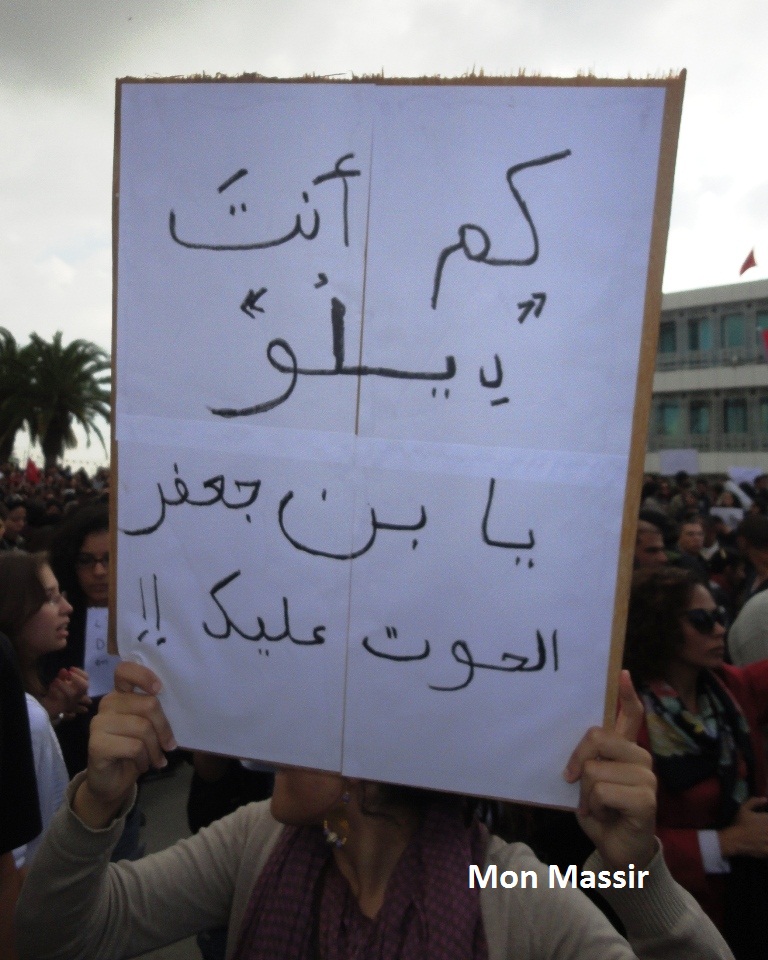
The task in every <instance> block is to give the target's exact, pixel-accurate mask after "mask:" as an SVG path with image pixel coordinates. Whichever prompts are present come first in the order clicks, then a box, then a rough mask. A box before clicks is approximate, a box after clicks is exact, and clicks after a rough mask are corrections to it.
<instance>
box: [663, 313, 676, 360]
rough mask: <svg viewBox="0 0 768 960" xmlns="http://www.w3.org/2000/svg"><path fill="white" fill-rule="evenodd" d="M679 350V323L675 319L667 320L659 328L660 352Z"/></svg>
mask: <svg viewBox="0 0 768 960" xmlns="http://www.w3.org/2000/svg"><path fill="white" fill-rule="evenodd" d="M676 352H677V324H676V323H675V322H674V320H665V321H663V322H662V324H661V327H660V328H659V353H676Z"/></svg>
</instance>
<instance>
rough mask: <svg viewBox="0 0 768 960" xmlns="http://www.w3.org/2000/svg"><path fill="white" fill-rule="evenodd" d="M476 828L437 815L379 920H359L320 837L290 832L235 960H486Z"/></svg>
mask: <svg viewBox="0 0 768 960" xmlns="http://www.w3.org/2000/svg"><path fill="white" fill-rule="evenodd" d="M486 841H487V835H486V833H485V830H484V828H483V827H481V826H480V824H479V823H477V822H476V821H475V822H474V823H473V825H472V826H471V827H470V828H469V829H468V828H467V827H465V826H464V824H463V822H462V821H461V818H460V817H459V816H458V815H456V814H454V813H449V812H447V811H445V810H444V809H441V808H440V807H438V806H435V807H433V808H431V809H430V810H429V811H428V813H427V815H426V817H425V819H424V822H423V823H422V825H421V827H420V828H419V829H418V830H417V832H416V833H415V834H414V836H413V837H412V838H411V841H410V843H409V844H408V846H407V847H406V849H405V851H404V853H403V855H402V857H401V858H400V860H399V862H398V864H397V866H396V867H395V870H394V872H393V874H392V876H391V877H390V880H389V884H388V885H387V891H386V896H385V899H384V904H383V906H382V908H381V910H380V911H379V914H378V916H377V917H376V918H375V919H373V920H371V919H369V918H367V917H365V916H363V914H362V913H361V912H360V909H359V907H358V905H357V902H356V900H355V898H354V896H353V895H352V892H351V890H350V888H349V886H348V884H347V882H346V880H345V879H344V877H343V876H342V875H341V873H340V872H339V870H338V868H337V867H336V864H335V861H334V860H333V857H332V856H331V848H330V847H329V845H328V844H327V843H326V841H325V838H324V836H323V833H322V830H320V828H319V827H285V828H284V830H283V832H282V835H281V837H280V839H279V840H278V842H277V844H276V846H275V849H274V850H273V851H272V853H271V854H270V857H269V859H268V860H267V863H266V865H265V866H264V869H263V870H262V872H261V875H260V876H259V878H258V880H257V881H256V884H255V886H254V888H253V892H252V893H251V899H250V901H249V903H248V907H247V909H246V912H245V916H244V917H243V923H242V927H241V928H240V936H239V941H238V945H237V949H236V950H235V953H234V955H233V960H487V957H488V946H487V943H486V939H485V932H484V930H483V919H482V916H481V913H480V891H479V890H478V889H470V888H469V885H468V882H467V877H468V873H469V864H470V863H478V864H479V863H483V861H484V859H485V846H486Z"/></svg>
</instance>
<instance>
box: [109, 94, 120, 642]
mask: <svg viewBox="0 0 768 960" xmlns="http://www.w3.org/2000/svg"><path fill="white" fill-rule="evenodd" d="M121 93H122V81H120V80H118V81H117V82H116V83H115V144H114V148H113V155H112V433H111V437H110V461H109V466H110V476H109V480H110V483H109V552H110V556H111V557H112V558H113V559H112V563H110V565H109V617H108V619H107V649H108V650H109V652H110V653H113V654H116V653H117V652H118V650H117V497H118V489H119V486H120V484H119V483H118V477H119V472H118V446H117V436H116V429H115V428H116V425H117V242H118V235H119V222H118V219H119V211H120V99H121Z"/></svg>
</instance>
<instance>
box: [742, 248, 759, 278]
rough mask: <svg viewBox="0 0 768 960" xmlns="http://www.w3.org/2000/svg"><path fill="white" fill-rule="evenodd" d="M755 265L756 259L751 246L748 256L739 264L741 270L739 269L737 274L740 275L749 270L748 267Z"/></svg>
mask: <svg viewBox="0 0 768 960" xmlns="http://www.w3.org/2000/svg"><path fill="white" fill-rule="evenodd" d="M756 266H757V260H755V250H754V247H753V248H752V249H751V250H750V251H749V256H748V257H747V259H746V260H745V261H744V263H742V265H741V270H739V276H741V275H742V273H746V271H747V270H749V268H750V267H756Z"/></svg>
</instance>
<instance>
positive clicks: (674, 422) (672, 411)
mask: <svg viewBox="0 0 768 960" xmlns="http://www.w3.org/2000/svg"><path fill="white" fill-rule="evenodd" d="M656 427H657V430H658V432H659V433H660V434H661V436H663V437H675V436H677V435H678V434H679V433H680V427H681V420H680V404H679V402H678V401H677V400H662V401H660V403H659V405H658V407H657V408H656Z"/></svg>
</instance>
